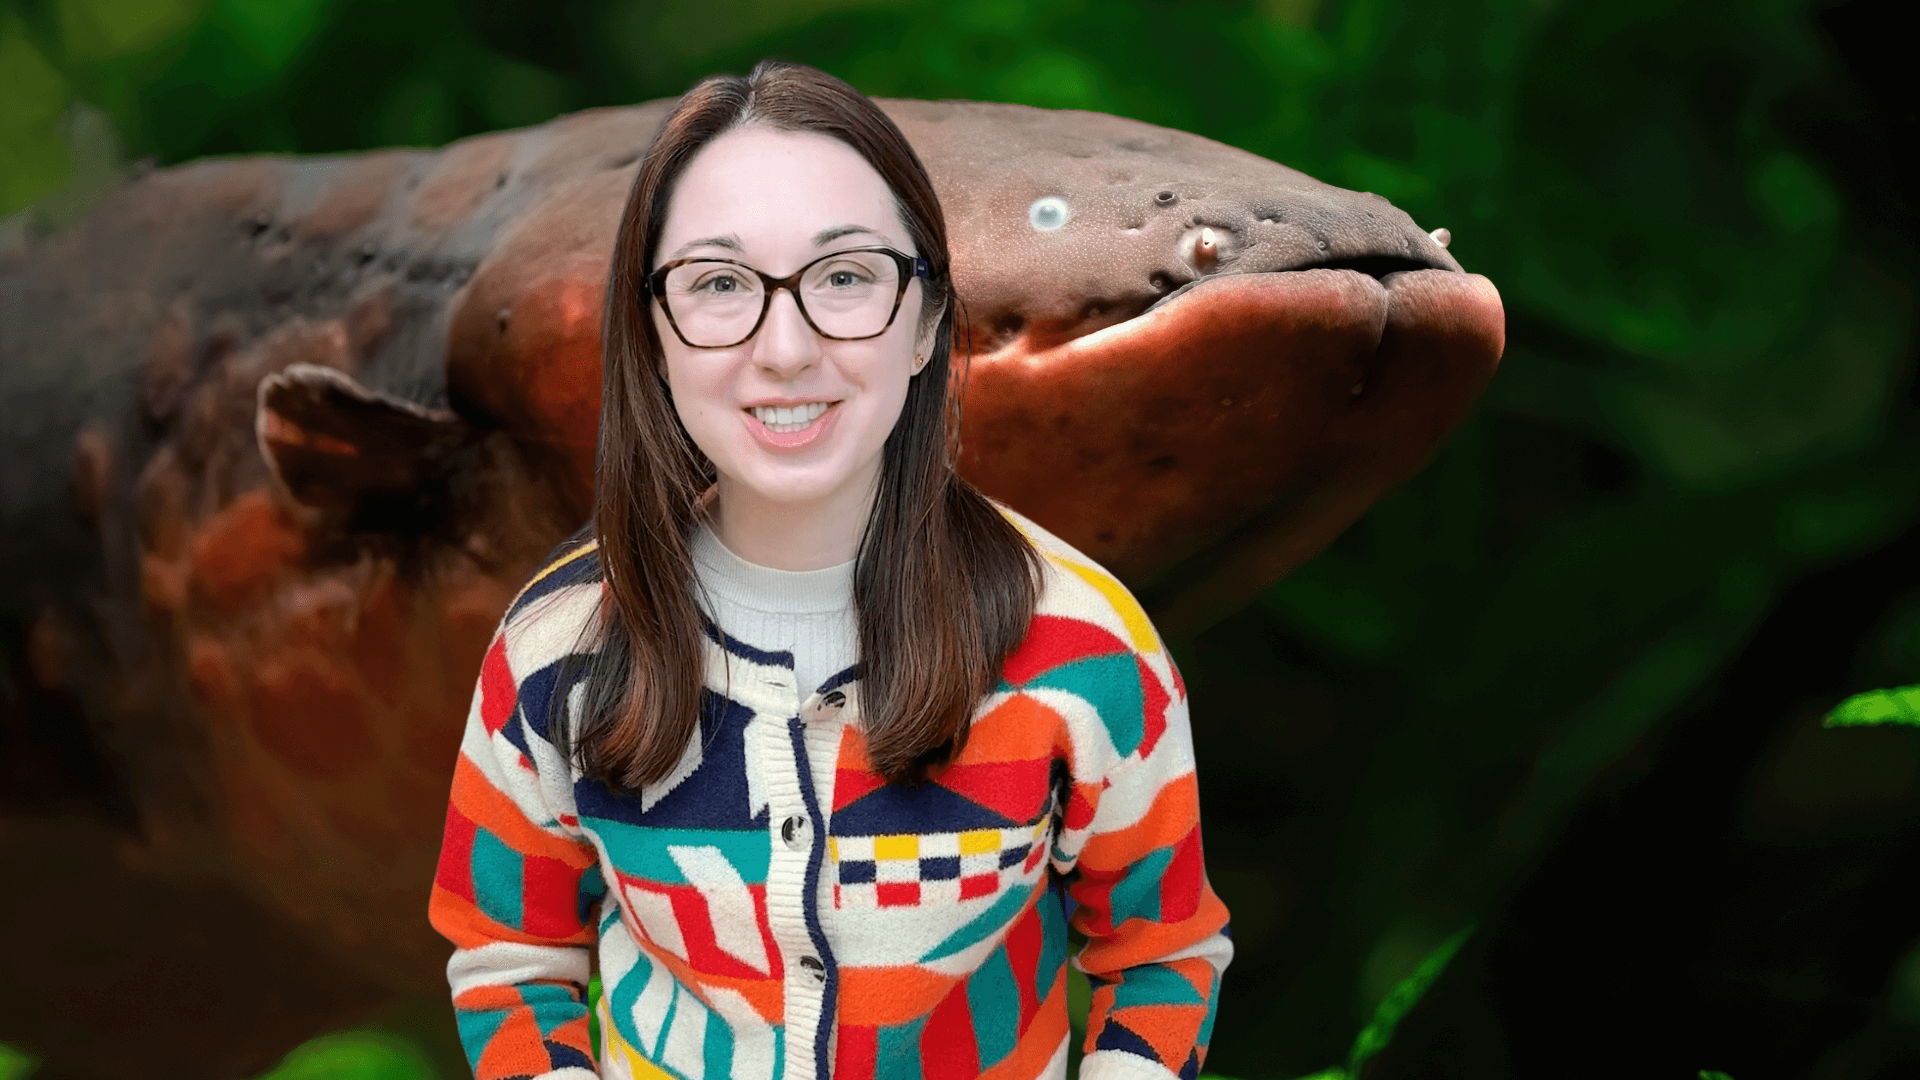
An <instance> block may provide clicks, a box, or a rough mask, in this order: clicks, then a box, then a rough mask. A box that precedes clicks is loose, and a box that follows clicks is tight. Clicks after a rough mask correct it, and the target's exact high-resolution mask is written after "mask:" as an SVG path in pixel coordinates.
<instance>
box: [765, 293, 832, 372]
mask: <svg viewBox="0 0 1920 1080" xmlns="http://www.w3.org/2000/svg"><path fill="white" fill-rule="evenodd" d="M753 362H754V364H755V365H756V366H757V367H759V368H760V369H761V370H762V371H764V372H766V373H767V374H768V375H769V376H770V377H772V378H775V379H778V380H780V381H781V382H792V381H793V380H794V379H796V378H798V377H799V376H800V375H801V374H802V373H804V372H805V371H806V370H807V369H808V368H810V367H812V366H814V365H815V364H817V363H819V362H820V336H819V335H818V334H815V333H814V332H813V327H811V326H808V325H807V320H806V317H805V316H803V315H801V314H800V305H799V304H797V303H796V302H795V301H794V299H793V294H792V293H791V292H789V291H788V290H786V289H781V290H779V291H777V292H775V293H774V294H773V298H772V301H771V302H770V303H769V304H768V305H767V317H766V320H765V321H764V322H762V323H761V324H760V332H759V333H757V334H755V335H754V336H753Z"/></svg>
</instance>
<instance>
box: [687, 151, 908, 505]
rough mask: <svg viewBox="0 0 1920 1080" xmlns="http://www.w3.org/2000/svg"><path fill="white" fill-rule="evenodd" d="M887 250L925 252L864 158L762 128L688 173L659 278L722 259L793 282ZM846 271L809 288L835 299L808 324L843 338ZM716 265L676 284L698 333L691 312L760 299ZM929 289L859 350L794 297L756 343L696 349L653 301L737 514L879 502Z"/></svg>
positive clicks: (783, 296) (778, 300)
mask: <svg viewBox="0 0 1920 1080" xmlns="http://www.w3.org/2000/svg"><path fill="white" fill-rule="evenodd" d="M876 246H884V247H889V248H892V249H894V250H896V251H899V252H902V253H904V254H906V255H909V256H911V255H917V254H919V253H918V252H917V251H915V250H914V248H913V245H912V243H911V242H910V241H909V239H908V236H907V230H906V228H905V226H903V225H902V224H901V222H900V219H899V214H898V212H897V211H896V210H895V208H894V199H893V196H892V193H891V192H890V191H889V190H888V188H887V185H886V182H885V181H884V180H882V179H881V178H880V174H879V173H878V172H876V171H874V169H873V167H872V166H871V165H869V164H867V162H866V160H865V159H863V158H862V157H861V156H860V155H859V154H858V153H856V152H855V151H854V150H853V149H852V148H851V147H849V146H847V145H846V144H845V143H842V142H840V141H839V140H837V139H833V138H829V137H827V136H824V135H816V134H812V133H803V132H791V131H778V130H774V129H771V128H766V127H759V126H748V127H745V128H741V129H739V130H737V131H733V132H729V133H728V134H726V135H722V136H721V137H719V138H717V139H715V140H714V141H713V142H711V143H709V144H707V146H706V147H705V148H704V149H702V150H701V151H700V152H699V153H698V154H697V155H695V157H694V159H693V160H692V161H691V162H690V163H688V165H687V167H686V169H685V171H684V172H682V173H681V175H680V178H679V180H678V182H677V183H676V184H675V186H674V190H673V194H672V196H671V198H670V200H669V202H668V205H667V215H666V221H665V223H664V225H663V228H662V232H661V235H660V246H659V250H658V253H657V255H656V256H655V260H654V267H653V268H657V267H659V266H663V265H666V264H667V263H671V262H674V261H675V260H680V259H689V258H713V259H725V260H732V261H734V262H739V263H745V264H747V265H748V266H751V267H754V268H756V269H758V270H761V271H763V272H765V273H766V274H768V275H770V276H772V277H774V278H783V277H786V276H787V275H789V274H792V273H794V272H795V271H796V270H799V269H800V268H801V267H802V266H805V265H806V264H808V263H811V262H813V261H814V260H816V259H819V258H821V257H822V256H825V255H829V254H832V253H834V252H840V251H846V250H849V249H853V248H862V247H876ZM868 258H869V260H871V258H872V257H871V256H869V257H868ZM868 265H869V266H871V265H872V263H871V262H869V264H868ZM838 267H839V263H838V262H837V261H836V262H830V263H827V264H823V265H822V266H821V267H818V268H816V269H817V270H819V271H823V272H825V273H827V274H828V275H829V277H827V278H825V279H822V280H819V281H814V283H813V285H812V286H807V285H803V286H802V287H803V288H804V289H809V290H810V293H811V294H812V295H818V296H820V297H821V299H820V300H819V301H818V302H810V303H809V304H808V308H807V311H808V313H809V314H811V315H812V316H813V318H814V320H815V321H816V322H820V323H822V324H823V325H825V326H826V328H827V329H829V330H833V331H834V332H841V331H840V330H839V329H837V328H836V327H835V326H834V325H833V324H832V323H831V319H832V317H833V316H832V312H831V311H830V310H829V306H830V303H831V302H832V300H833V299H834V298H833V297H832V296H831V295H828V293H827V292H823V291H822V290H831V289H834V288H841V287H843V285H845V286H854V287H857V286H858V284H859V281H860V278H859V275H858V274H855V273H849V272H845V271H843V270H837V269H836V268H838ZM705 269H707V270H712V271H715V272H717V275H718V276H713V275H708V274H702V275H696V276H682V277H680V278H679V279H677V280H674V279H670V281H669V284H668V287H667V290H666V292H667V303H668V304H671V305H673V308H674V312H675V316H676V318H678V319H679V320H680V322H681V324H682V329H683V330H689V331H691V330H692V329H693V328H692V327H691V326H689V325H688V324H689V321H690V320H689V318H688V317H687V314H688V313H690V312H691V310H692V309H693V308H694V306H695V305H697V304H701V303H707V304H725V303H726V302H728V298H729V297H730V296H737V295H738V294H739V291H740V290H742V289H758V288H759V285H758V283H757V281H755V280H753V278H752V275H751V273H750V272H739V271H737V269H736V270H734V271H729V270H727V269H726V268H725V267H717V266H716V267H707V268H705ZM730 275H737V276H732V277H731V278H730ZM810 280H811V275H810ZM923 286H924V279H918V278H915V279H913V281H912V283H911V284H909V285H908V287H907V291H906V295H905V296H903V297H902V298H901V302H900V310H899V313H898V315H897V316H895V318H894V320H893V323H892V325H891V326H889V327H888V328H887V330H886V332H885V333H883V334H881V335H880V336H878V337H873V338H867V339H865V340H860V341H841V340H833V339H829V338H825V337H822V336H821V335H820V334H818V333H816V332H815V331H814V329H813V328H812V327H811V326H809V325H808V324H807V320H806V319H805V318H803V317H802V315H801V313H800V310H799V308H798V307H797V306H796V305H795V302H794V297H793V294H792V292H791V291H789V290H785V289H782V290H780V291H778V292H775V293H773V299H772V303H771V305H770V306H769V307H768V309H767V313H766V318H765V319H764V320H763V321H762V322H761V324H760V328H759V330H757V331H756V332H754V334H753V336H751V337H749V338H747V340H745V341H743V342H741V343H739V344H737V345H731V346H728V347H725V348H695V347H693V346H690V345H688V344H686V342H684V341H682V340H681V338H680V336H679V335H678V334H676V333H675V330H674V327H673V326H672V325H670V324H669V322H668V319H667V314H666V312H664V311H663V310H662V309H661V305H660V303H658V302H657V301H656V302H653V303H652V304H651V308H652V313H653V320H654V327H655V329H656V330H657V331H658V334H659V340H660V343H661V346H662V348H663V350H664V351H665V358H666V375H667V385H668V388H669V389H670V390H671V391H672V394H673V404H674V408H675V410H676V411H677V412H678V413H679V414H680V421H681V423H683V424H685V425H686V428H687V432H688V433H689V434H691V435H692V436H693V440H694V442H695V443H697V444H698V445H699V447H700V449H701V450H703V451H704V452H705V453H706V455H707V457H708V458H710V459H711V460H712V461H713V464H714V467H715V468H716V469H717V470H718V471H719V474H720V497H721V500H722V504H723V506H724V505H725V504H726V503H728V502H729V501H730V500H733V499H735V498H737V497H738V496H742V495H746V496H749V497H750V498H755V499H758V500H765V501H768V502H773V503H785V504H806V503H815V502H820V501H822V500H833V501H847V502H852V501H853V500H864V499H866V498H868V497H870V494H871V492H872V491H873V490H874V484H875V482H876V479H877V477H878V475H879V468H880V452H881V447H882V446H883V445H884V444H885V442H886V438H887V435H888V433H889V432H891V431H892V430H893V425H894V422H895V421H896V420H898V419H899V416H900V410H901V405H902V403H904V402H905V400H906V395H907V385H908V381H909V379H910V378H911V377H912V376H913V374H914V373H915V372H916V371H917V370H918V366H919V362H920V361H919V359H918V358H919V357H922V356H924V355H925V351H926V350H925V348H924V345H925V342H924V340H922V336H921V334H920V332H919V331H920V326H921V324H922V320H921V317H920V316H921V303H922V298H923V297H924V295H925V294H924V292H923V291H922V289H923ZM890 291H891V287H889V292H890ZM749 306H757V305H754V304H751V303H749ZM748 321H749V322H750V321H751V320H750V319H749V320H748ZM690 336H691V337H693V338H694V340H700V338H699V335H698V334H697V333H690ZM775 410H780V411H778V412H776V411H775ZM836 497H837V498H836Z"/></svg>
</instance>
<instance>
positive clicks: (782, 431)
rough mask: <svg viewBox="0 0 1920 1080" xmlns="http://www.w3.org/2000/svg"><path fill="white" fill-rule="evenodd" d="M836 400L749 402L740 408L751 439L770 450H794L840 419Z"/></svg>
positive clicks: (825, 432)
mask: <svg viewBox="0 0 1920 1080" xmlns="http://www.w3.org/2000/svg"><path fill="white" fill-rule="evenodd" d="M839 406H840V402H838V401H809V402H801V403H798V404H795V405H750V406H748V407H747V408H745V409H743V410H742V414H743V415H744V416H745V417H746V424H747V431H748V432H750V433H751V434H752V435H753V438H754V441H756V442H758V443H759V444H760V445H762V446H764V447H766V448H768V449H770V450H798V449H800V448H801V447H804V446H809V445H811V444H812V443H814V442H816V441H818V440H819V439H822V438H824V437H826V435H827V434H828V433H829V432H831V431H832V430H833V428H834V425H835V424H836V423H837V422H838V421H839V419H840V408H839Z"/></svg>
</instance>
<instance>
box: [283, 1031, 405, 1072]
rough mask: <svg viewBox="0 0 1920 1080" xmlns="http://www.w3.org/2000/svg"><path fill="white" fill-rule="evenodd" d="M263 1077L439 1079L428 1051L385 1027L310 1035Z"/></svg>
mask: <svg viewBox="0 0 1920 1080" xmlns="http://www.w3.org/2000/svg"><path fill="white" fill-rule="evenodd" d="M260 1080H438V1074H437V1071H436V1070H435V1069H434V1068H433V1066H432V1064H431V1063H430V1062H428V1060H427V1058H426V1055H424V1054H422V1053H421V1052H420V1049H419V1048H418V1047H416V1046H414V1045H413V1044H412V1043H410V1042H409V1041H407V1040H406V1039H403V1038H400V1037H399V1036H396V1035H394V1034H392V1033H390V1032H384V1031H345V1032H340V1033H339V1034H335V1035H322V1036H320V1037H319V1038H317V1039H309V1040H307V1041H306V1042H304V1043H302V1044H300V1046H299V1047H297V1048H296V1049H295V1050H294V1051H293V1052H292V1053H290V1054H288V1055H287V1057H286V1060H285V1061H282V1062H281V1063H280V1065H279V1067H278V1068H276V1069H274V1070H273V1071H272V1072H270V1073H267V1074H266V1075H264V1076H262V1077H260Z"/></svg>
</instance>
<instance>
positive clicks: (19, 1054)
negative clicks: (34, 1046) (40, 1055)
mask: <svg viewBox="0 0 1920 1080" xmlns="http://www.w3.org/2000/svg"><path fill="white" fill-rule="evenodd" d="M38 1064H39V1062H38V1061H35V1060H34V1059H33V1058H31V1057H29V1056H27V1052H26V1051H24V1050H15V1049H14V1048H13V1047H11V1046H8V1045H7V1044H5V1043H0V1080H26V1078H27V1077H28V1076H31V1075H32V1074H33V1069H34V1066H36V1065H38Z"/></svg>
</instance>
